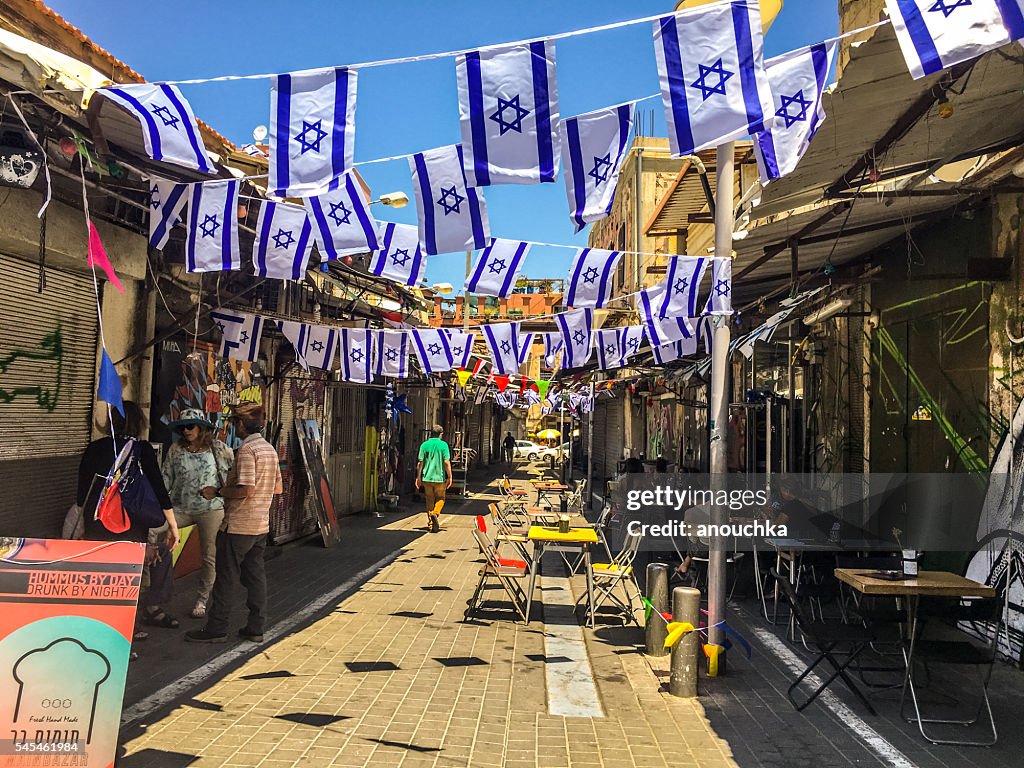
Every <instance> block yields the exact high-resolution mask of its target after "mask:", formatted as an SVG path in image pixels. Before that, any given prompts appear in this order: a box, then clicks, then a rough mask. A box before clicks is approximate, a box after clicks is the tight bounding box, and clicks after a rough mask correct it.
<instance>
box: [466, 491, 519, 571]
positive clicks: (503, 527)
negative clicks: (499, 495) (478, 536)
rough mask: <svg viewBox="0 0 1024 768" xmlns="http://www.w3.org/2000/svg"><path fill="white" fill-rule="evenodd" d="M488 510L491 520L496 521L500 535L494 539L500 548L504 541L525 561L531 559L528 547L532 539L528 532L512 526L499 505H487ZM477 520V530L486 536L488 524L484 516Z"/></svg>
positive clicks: (479, 516)
mask: <svg viewBox="0 0 1024 768" xmlns="http://www.w3.org/2000/svg"><path fill="white" fill-rule="evenodd" d="M487 509H488V511H489V512H490V513H491V520H493V521H494V525H495V527H496V528H497V529H498V534H497V535H496V536H495V537H494V540H495V542H496V545H497V546H500V545H501V542H503V541H505V542H508V543H509V544H511V545H512V546H513V547H514V548H515V550H516V552H517V553H518V554H519V555H520V556H521V557H522V558H523V559H524V560H527V559H529V555H528V554H527V551H526V545H527V544H529V542H530V539H529V538H528V537H527V535H526V530H525V529H523V528H518V527H516V526H514V525H512V524H511V522H510V521H509V519H508V518H507V517H506V516H505V515H504V514H503V512H502V511H501V508H500V507H499V505H497V504H494V503H491V504H488V505H487ZM476 520H477V524H476V527H477V529H478V530H479V531H480V533H482V534H484V535H486V534H487V524H486V523H485V522H484V518H483V515H477V518H476Z"/></svg>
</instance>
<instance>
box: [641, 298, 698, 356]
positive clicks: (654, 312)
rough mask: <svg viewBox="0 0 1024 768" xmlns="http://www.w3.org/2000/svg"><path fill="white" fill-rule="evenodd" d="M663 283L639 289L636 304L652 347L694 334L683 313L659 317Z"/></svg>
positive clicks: (662, 299) (662, 301) (662, 300)
mask: <svg viewBox="0 0 1024 768" xmlns="http://www.w3.org/2000/svg"><path fill="white" fill-rule="evenodd" d="M664 294H665V284H664V283H658V284H657V285H655V286H652V287H650V288H647V289H645V290H643V291H640V295H639V297H638V299H637V306H638V308H639V310H640V319H641V320H643V323H644V329H645V330H646V332H647V338H648V339H650V340H651V346H652V347H659V346H663V345H665V344H669V343H671V342H673V341H679V340H680V339H686V338H690V337H691V336H693V335H694V331H693V326H692V325H691V324H690V320H689V319H688V318H687V316H686V315H685V314H680V315H668V316H667V317H659V312H658V308H659V307H660V306H662V304H663V303H664V298H663V297H664Z"/></svg>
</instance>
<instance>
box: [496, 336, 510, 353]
mask: <svg viewBox="0 0 1024 768" xmlns="http://www.w3.org/2000/svg"><path fill="white" fill-rule="evenodd" d="M498 346H500V347H501V351H502V352H504V353H505V354H506V355H507V354H508V353H509V352H511V351H512V345H511V344H509V343H508V339H505V340H504V341H502V342H501V344H499V345H498Z"/></svg>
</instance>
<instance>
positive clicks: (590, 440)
mask: <svg viewBox="0 0 1024 768" xmlns="http://www.w3.org/2000/svg"><path fill="white" fill-rule="evenodd" d="M594 393H595V386H594V381H593V379H591V381H590V412H589V413H588V414H587V487H586V492H585V493H586V498H587V504H586V508H587V509H590V500H591V499H592V498H593V496H594V411H595V410H596V408H597V397H596V396H595V394H594ZM602 493H603V491H602ZM580 503H581V504H582V503H583V502H582V500H580Z"/></svg>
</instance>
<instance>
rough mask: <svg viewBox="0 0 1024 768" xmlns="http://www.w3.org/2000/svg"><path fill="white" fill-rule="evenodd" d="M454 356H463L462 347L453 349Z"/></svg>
mask: <svg viewBox="0 0 1024 768" xmlns="http://www.w3.org/2000/svg"><path fill="white" fill-rule="evenodd" d="M452 354H453V355H455V356H456V357H458V356H459V355H461V354H462V347H452Z"/></svg>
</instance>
